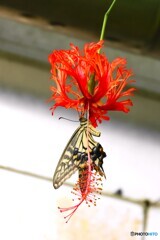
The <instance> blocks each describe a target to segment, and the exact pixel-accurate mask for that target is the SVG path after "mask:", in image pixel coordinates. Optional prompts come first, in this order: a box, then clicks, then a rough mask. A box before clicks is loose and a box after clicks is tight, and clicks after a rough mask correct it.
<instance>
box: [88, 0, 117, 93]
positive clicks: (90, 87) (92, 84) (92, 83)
mask: <svg viewBox="0 0 160 240" xmlns="http://www.w3.org/2000/svg"><path fill="white" fill-rule="evenodd" d="M115 2H116V0H113V2H112V4H111V6H110V7H109V9H108V10H107V12H106V13H105V15H104V19H103V24H102V30H101V36H100V40H103V39H104V33H105V28H106V24H107V20H108V16H109V14H110V12H111V10H112V8H113V5H114V4H115ZM98 53H100V49H99V50H98ZM95 86H96V81H95V75H94V74H92V75H91V77H90V79H89V81H88V91H89V93H90V94H91V95H94V89H95Z"/></svg>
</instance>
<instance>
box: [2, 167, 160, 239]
mask: <svg viewBox="0 0 160 240" xmlns="http://www.w3.org/2000/svg"><path fill="white" fill-rule="evenodd" d="M0 169H1V170H5V171H9V172H13V173H16V174H22V175H26V176H29V177H33V178H36V179H40V180H44V181H48V182H52V178H51V177H46V176H43V175H39V174H36V173H32V172H28V171H24V170H20V169H16V168H12V167H8V166H2V165H0ZM64 185H66V186H69V187H73V185H72V184H70V183H64ZM102 196H104V197H107V198H113V199H117V200H119V201H124V202H128V203H133V204H136V205H138V206H140V207H141V208H142V210H143V211H142V212H143V222H142V230H141V231H142V232H146V229H147V223H148V212H149V209H150V208H151V207H155V208H159V209H160V199H159V200H157V201H155V202H153V201H151V200H149V199H134V198H131V197H125V196H123V195H122V194H121V193H118V192H117V193H107V192H103V193H102ZM145 239H146V236H145V235H143V236H142V237H141V240H145Z"/></svg>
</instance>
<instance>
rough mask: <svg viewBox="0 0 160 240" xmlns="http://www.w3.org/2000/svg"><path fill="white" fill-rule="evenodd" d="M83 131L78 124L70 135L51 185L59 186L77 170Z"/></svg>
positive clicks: (81, 148) (81, 149) (81, 150)
mask: <svg viewBox="0 0 160 240" xmlns="http://www.w3.org/2000/svg"><path fill="white" fill-rule="evenodd" d="M83 132H84V127H83V126H80V127H79V128H78V129H77V130H76V131H75V132H74V133H73V135H72V137H71V139H70V140H69V142H68V144H67V146H66V147H65V149H64V151H63V153H62V156H61V158H60V160H59V162H58V164H57V167H56V170H55V173H54V176H53V186H54V188H55V189H57V188H59V187H60V186H61V185H62V184H63V183H64V182H65V181H66V179H68V178H70V177H71V176H72V175H73V173H75V172H76V171H77V170H78V166H79V163H80V161H81V159H80V158H79V155H78V153H79V152H83V151H84V150H85V149H83V147H84V146H83Z"/></svg>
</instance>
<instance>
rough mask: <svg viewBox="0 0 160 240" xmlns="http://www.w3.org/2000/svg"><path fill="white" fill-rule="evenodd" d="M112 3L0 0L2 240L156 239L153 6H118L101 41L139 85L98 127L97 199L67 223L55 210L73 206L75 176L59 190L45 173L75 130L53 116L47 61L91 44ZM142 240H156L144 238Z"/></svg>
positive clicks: (159, 156) (124, 2)
mask: <svg viewBox="0 0 160 240" xmlns="http://www.w3.org/2000/svg"><path fill="white" fill-rule="evenodd" d="M110 4H111V1H109V0H108V1H98V0H92V1H91V0H88V1H84V0H83V1H82V0H81V1H80V0H77V1H73V0H68V1H65V0H52V1H51V0H47V1H44V0H39V1H37V0H35V1H29V0H28V1H27V0H25V1H20V0H14V1H11V0H0V123H1V124H0V146H1V151H0V190H1V195H0V226H1V230H0V239H2V240H10V239H16V240H20V239H23V240H28V239H31V240H53V239H54V240H59V239H62V240H67V239H70V240H72V239H86V240H87V239H92V240H96V239H97V238H99V239H102V240H104V239H107V240H117V239H122V240H128V239H145V237H141V236H138V237H137V236H134V237H133V236H130V232H132V231H133V232H143V231H148V232H149V233H150V232H157V233H158V234H159V235H160V227H159V226H160V190H159V187H158V185H159V182H160V131H159V130H160V77H159V76H160V1H159V0H154V1H153V0H141V1H138V0H135V1H132V0H121V1H120V0H117V3H116V4H115V6H114V9H113V10H112V12H111V14H110V16H109V20H108V24H107V29H106V35H105V39H106V41H105V48H104V51H105V53H106V55H107V57H108V58H109V60H110V61H112V60H113V59H114V58H116V57H120V56H121V57H124V58H126V59H127V62H128V67H129V68H132V69H133V71H134V74H135V75H134V79H135V80H136V83H135V84H134V86H136V87H137V89H138V90H137V92H136V94H135V97H133V99H132V100H133V103H134V107H133V108H132V109H131V112H130V113H129V114H127V115H126V114H123V113H116V112H114V113H112V114H110V116H111V121H110V122H105V123H103V124H101V125H100V126H99V128H98V129H99V130H100V131H101V133H102V134H101V137H100V138H99V139H96V140H97V141H99V142H100V143H101V144H102V146H103V148H104V149H105V151H106V153H107V158H105V159H104V160H105V161H104V169H105V172H106V175H107V180H104V183H103V185H104V189H103V194H102V196H101V198H100V200H98V203H97V206H96V207H90V208H88V207H87V206H86V205H85V204H84V205H83V206H81V207H80V208H79V209H78V211H77V212H76V213H75V215H74V216H73V217H72V219H71V220H70V222H69V223H68V224H65V220H64V219H63V216H64V215H63V214H61V213H59V210H58V209H57V206H61V207H68V206H71V204H73V203H72V201H71V200H72V194H71V193H70V192H71V189H72V188H71V187H72V185H73V184H74V183H75V181H76V179H77V174H75V175H74V176H73V177H72V178H71V179H70V180H69V181H67V182H66V184H65V185H64V186H62V187H61V188H60V189H58V190H54V189H53V187H52V176H53V172H54V170H55V167H56V165H57V162H58V160H59V158H60V156H61V153H62V151H63V149H64V147H65V145H66V143H67V142H68V140H69V138H70V137H71V135H72V133H73V131H74V130H75V129H76V128H77V127H78V125H79V123H72V122H69V121H66V120H60V121H59V120H58V119H59V117H68V118H70V119H73V120H77V114H76V113H75V112H72V111H66V110H65V109H57V110H56V112H55V115H54V116H53V117H52V116H51V112H50V111H49V107H50V105H49V104H48V103H47V99H48V98H49V97H50V92H49V86H50V84H51V83H50V80H49V79H50V66H49V63H48V55H49V53H51V51H52V50H54V49H67V48H68V47H69V44H70V43H71V42H72V43H74V44H75V45H78V46H79V47H83V45H84V43H86V42H91V41H98V39H99V35H100V31H101V25H102V21H103V15H104V13H105V11H106V9H107V8H108V7H109V5H110ZM146 239H158V237H157V236H147V237H146Z"/></svg>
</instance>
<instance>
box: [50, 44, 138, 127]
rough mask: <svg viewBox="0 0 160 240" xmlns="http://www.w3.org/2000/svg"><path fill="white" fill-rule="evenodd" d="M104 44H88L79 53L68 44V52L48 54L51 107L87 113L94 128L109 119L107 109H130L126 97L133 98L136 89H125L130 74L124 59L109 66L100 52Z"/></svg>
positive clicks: (117, 60)
mask: <svg viewBox="0 0 160 240" xmlns="http://www.w3.org/2000/svg"><path fill="white" fill-rule="evenodd" d="M102 45H103V41H99V42H98V43H89V44H86V45H85V46H84V51H83V52H82V53H81V51H80V50H79V48H78V47H76V46H74V45H73V44H71V49H70V50H55V51H53V53H51V54H50V55H49V62H50V63H51V66H52V69H51V74H52V80H53V82H54V86H51V87H50V89H51V91H52V93H53V94H52V97H51V98H50V100H51V101H52V100H53V101H54V102H55V103H54V105H53V106H52V107H51V110H52V113H53V112H54V110H55V108H57V107H59V106H61V107H65V108H74V109H75V110H77V111H78V112H79V115H80V117H82V116H83V115H84V114H85V113H86V112H89V120H90V122H91V124H92V125H93V126H95V127H96V126H97V123H98V122H101V121H102V120H103V119H104V120H109V117H108V116H107V113H108V111H109V110H114V111H123V112H126V113H127V112H128V111H129V106H132V101H131V100H130V99H125V97H126V96H129V95H133V91H134V90H135V88H129V89H128V90H124V88H125V86H126V85H127V84H128V83H131V82H133V81H131V80H128V79H129V78H130V76H131V75H132V72H131V71H130V70H127V69H126V60H125V59H123V58H117V59H115V60H114V61H113V62H112V63H109V61H108V59H107V58H106V56H105V55H104V54H100V53H99V51H100V49H101V48H102Z"/></svg>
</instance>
